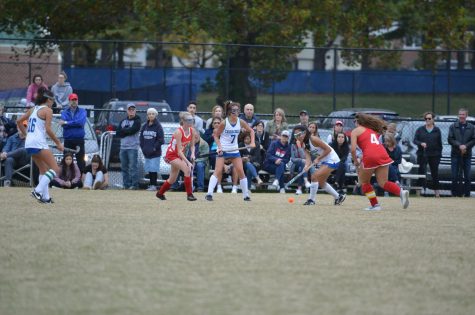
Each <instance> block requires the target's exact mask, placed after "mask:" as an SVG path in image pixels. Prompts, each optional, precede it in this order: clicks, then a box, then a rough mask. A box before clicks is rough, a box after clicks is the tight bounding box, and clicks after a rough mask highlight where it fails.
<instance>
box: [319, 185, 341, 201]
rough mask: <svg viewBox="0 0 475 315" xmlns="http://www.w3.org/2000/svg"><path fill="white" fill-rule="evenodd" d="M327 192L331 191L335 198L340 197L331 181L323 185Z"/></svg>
mask: <svg viewBox="0 0 475 315" xmlns="http://www.w3.org/2000/svg"><path fill="white" fill-rule="evenodd" d="M322 188H323V189H324V190H325V191H326V192H327V193H329V194H330V195H332V196H333V198H335V199H336V198H338V196H339V195H338V193H337V192H336V190H335V189H334V188H333V187H332V186H331V185H330V184H329V183H325V185H323V187H322Z"/></svg>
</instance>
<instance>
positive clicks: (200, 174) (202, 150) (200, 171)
mask: <svg viewBox="0 0 475 315" xmlns="http://www.w3.org/2000/svg"><path fill="white" fill-rule="evenodd" d="M193 137H194V138H195V152H196V157H195V165H194V167H193V169H194V171H193V172H194V173H196V188H197V191H198V192H204V191H205V177H206V169H207V167H208V157H201V155H203V154H208V153H209V145H208V143H207V142H206V141H205V140H204V139H203V138H201V136H200V134H199V133H198V132H196V131H195V132H194V133H193ZM186 155H187V158H188V159H190V158H191V150H190V146H188V148H187V154H186Z"/></svg>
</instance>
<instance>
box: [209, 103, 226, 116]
mask: <svg viewBox="0 0 475 315" xmlns="http://www.w3.org/2000/svg"><path fill="white" fill-rule="evenodd" d="M218 108H221V118H223V115H224V108H223V106H221V105H214V106H213V108H212V109H211V118H214V113H215V112H216V110H217V109H218Z"/></svg>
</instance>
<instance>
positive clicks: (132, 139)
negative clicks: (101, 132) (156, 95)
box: [116, 115, 141, 150]
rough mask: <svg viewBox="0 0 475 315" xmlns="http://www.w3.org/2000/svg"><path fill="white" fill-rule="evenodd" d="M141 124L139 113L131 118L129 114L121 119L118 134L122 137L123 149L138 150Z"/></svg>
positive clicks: (121, 144)
mask: <svg viewBox="0 0 475 315" xmlns="http://www.w3.org/2000/svg"><path fill="white" fill-rule="evenodd" d="M140 125H141V123H140V117H139V116H137V115H136V116H134V117H133V118H131V119H129V117H128V116H127V117H125V118H124V119H122V120H121V122H120V123H119V126H118V127H117V130H116V135H117V136H118V137H119V138H120V149H121V150H130V149H132V150H138V147H139V145H140V139H139V134H140Z"/></svg>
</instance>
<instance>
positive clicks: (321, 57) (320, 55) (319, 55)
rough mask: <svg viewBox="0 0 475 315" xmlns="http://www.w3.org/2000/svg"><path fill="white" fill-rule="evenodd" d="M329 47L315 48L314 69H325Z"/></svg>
mask: <svg viewBox="0 0 475 315" xmlns="http://www.w3.org/2000/svg"><path fill="white" fill-rule="evenodd" d="M327 51H328V50H327V49H315V54H314V55H313V69H314V70H325V66H326V59H325V55H326V53H327Z"/></svg>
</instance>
